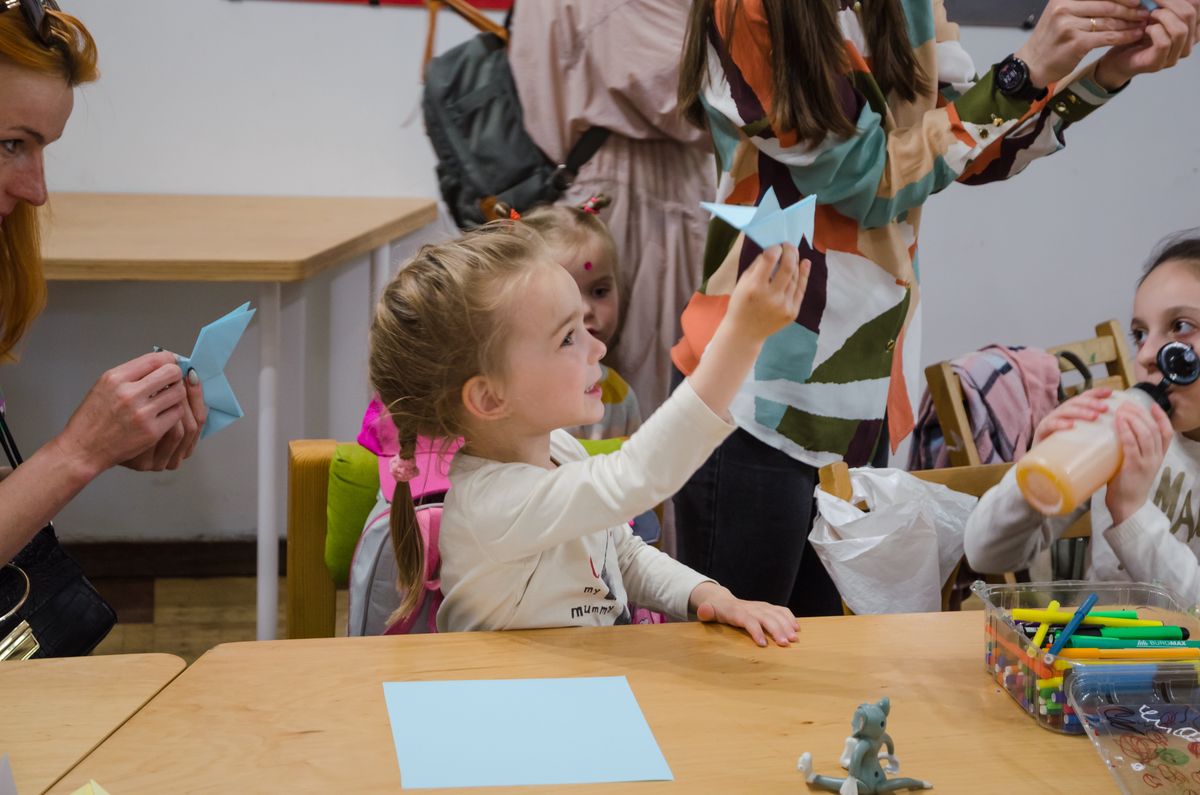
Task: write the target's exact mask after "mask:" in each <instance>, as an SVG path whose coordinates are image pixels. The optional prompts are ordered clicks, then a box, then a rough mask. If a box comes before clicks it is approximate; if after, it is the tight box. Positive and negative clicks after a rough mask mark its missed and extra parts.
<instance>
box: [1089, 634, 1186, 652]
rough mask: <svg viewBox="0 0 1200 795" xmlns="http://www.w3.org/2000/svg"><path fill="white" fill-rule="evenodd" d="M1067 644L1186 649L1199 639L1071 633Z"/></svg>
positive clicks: (1109, 647)
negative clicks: (1140, 638)
mask: <svg viewBox="0 0 1200 795" xmlns="http://www.w3.org/2000/svg"><path fill="white" fill-rule="evenodd" d="M1067 645H1068V646H1071V647H1074V648H1076V649H1186V648H1198V647H1200V640H1135V639H1126V638H1096V637H1090V638H1089V637H1087V636H1082V637H1076V636H1074V635H1072V636H1071V638H1069V639H1068V640H1067Z"/></svg>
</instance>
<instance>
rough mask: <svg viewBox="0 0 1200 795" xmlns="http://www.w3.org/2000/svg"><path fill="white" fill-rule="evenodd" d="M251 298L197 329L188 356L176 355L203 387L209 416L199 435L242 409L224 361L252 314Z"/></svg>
mask: <svg viewBox="0 0 1200 795" xmlns="http://www.w3.org/2000/svg"><path fill="white" fill-rule="evenodd" d="M254 311H255V310H253V309H251V308H250V302H249V301H247V302H246V303H244V304H242V305H241V306H239V307H238V308H237V309H235V310H233V311H232V312H230V313H229V314H228V315H225V316H224V317H221V318H218V319H216V320H214V321H213V322H211V323H209V324H208V325H207V326H205V327H204V328H202V329H200V335H199V336H198V337H196V347H194V348H193V349H192V355H191V356H177V357H175V358H176V359H178V360H179V366H180V367H182V368H183V372H184V373H186V372H187V371H188V369H189V368H195V370H196V374H197V375H198V376H200V383H201V385H203V387H204V405H206V406H208V420H207V421H206V422H205V423H204V430H203V431H201V432H200V438H201V439H203V438H204V437H206V436H211V435H212V434H214V433H216V432H217V431H219V430H221V429H222V428H224V427H225V426H226V425H229V424H230V423H232V422H233V421H234V420H237V419H239V418H241V417H242V416H243V415H244V414H245V412H243V411H242V407H241V406H240V405H239V404H238V400H237V396H236V395H234V394H233V387H232V386H230V384H229V379H228V378H226V377H225V364H226V363H227V362H228V361H229V357H230V355H232V354H233V349H234V348H236V347H237V344H238V341H239V340H240V339H241V338H242V334H243V333H245V331H246V326H248V325H249V324H250V318H252V317H254Z"/></svg>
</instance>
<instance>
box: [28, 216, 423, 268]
mask: <svg viewBox="0 0 1200 795" xmlns="http://www.w3.org/2000/svg"><path fill="white" fill-rule="evenodd" d="M435 220H437V202H435V201H434V200H433V199H428V200H426V201H425V202H424V203H423V204H421V205H419V206H418V207H416V208H415V209H414V210H412V211H411V212H409V213H407V214H406V215H404V216H403V217H402V218H397V219H396V220H394V221H390V222H388V223H385V224H382V225H381V226H379V227H377V228H375V229H373V230H371V231H369V232H366V233H364V234H362V235H360V236H359V237H357V238H355V239H353V240H349V241H346V242H344V243H340V244H338V245H335V246H332V247H330V248H328V249H325V250H324V251H321V252H318V253H316V254H314V255H312V256H311V257H308V258H307V259H303V260H291V261H287V260H285V261H279V260H242V261H229V262H222V263H220V264H219V265H214V264H213V263H212V262H211V261H208V260H138V261H134V262H128V261H125V260H122V261H120V262H114V261H113V260H107V259H86V258H73V259H47V260H45V261H44V262H43V264H42V272H43V273H44V274H45V277H46V280H47V281H56V282H62V281H86V282H189V281H194V282H299V281H304V280H305V279H308V278H310V277H312V276H315V275H316V274H318V273H320V272H322V271H324V270H327V269H329V268H331V267H333V266H334V265H337V264H339V263H342V262H346V261H347V260H349V259H352V258H353V257H357V256H360V255H362V254H365V253H367V252H370V251H373V250H374V249H376V248H378V247H379V246H381V245H383V244H385V243H389V242H391V241H393V240H398V239H400V238H402V237H405V236H406V235H410V234H412V233H413V232H416V231H417V230H419V229H420V228H421V227H423V226H426V225H428V224H430V223H433V222H434V221H435Z"/></svg>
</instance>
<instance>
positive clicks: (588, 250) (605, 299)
mask: <svg viewBox="0 0 1200 795" xmlns="http://www.w3.org/2000/svg"><path fill="white" fill-rule="evenodd" d="M562 259H563V262H562V265H563V267H564V268H566V269H567V273H569V274H571V278H572V279H574V280H575V284H576V285H578V287H579V295H580V297H581V298H583V306H584V310H585V314H584V316H583V324H584V326H586V327H587V330H588V333H589V334H591V335H592V336H593V337H595V338H596V339H598V340H600V341H601V342H603V343H604V344H605V345H609V344H611V343H612V338H613V335H614V334H616V333H617V321H618V319H619V318H620V312H621V306H620V300H619V298H618V295H617V279H616V273H615V272H614V268H613V263H612V262H611V261H610V257H609V252H608V251H607V249H606V247H605V246H604V244H603V243H602V242H601V241H600V240H598V239H596V238H594V237H593V238H589V239H588V241H587V242H586V243H584V244H583V245H582V246H579V247H578V248H576V249H573V250H571V251H569V252H567V253H566V255H565V256H564V257H563V258H562Z"/></svg>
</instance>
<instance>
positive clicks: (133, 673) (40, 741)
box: [0, 654, 184, 795]
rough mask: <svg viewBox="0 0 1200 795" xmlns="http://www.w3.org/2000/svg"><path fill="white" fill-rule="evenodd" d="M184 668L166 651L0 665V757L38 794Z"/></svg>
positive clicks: (26, 794)
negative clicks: (9, 763)
mask: <svg viewBox="0 0 1200 795" xmlns="http://www.w3.org/2000/svg"><path fill="white" fill-rule="evenodd" d="M183 669H184V662H183V660H181V659H179V658H178V657H175V656H173V655H170V654H124V655H112V656H102V657H73V658H66V659H60V660H25V661H19V662H18V661H8V662H2V663H0V715H2V716H3V717H0V755H3V754H7V755H8V757H9V760H10V761H11V762H12V768H13V775H14V777H15V778H16V782H17V792H20V793H22V795H36V794H37V793H40V792H45V791H46V790H47V789H48V788H49V787H50V786H51V785H52V784H54V782H56V781H58V780H59V778H61V777H62V775H63V774H64V773H66V772H67V771H68V770H70V769H71V768H72V767H73V766H74V765H75V764H76V763H78V762H79V760H81V759H83V758H84V757H85V756H87V755H88V753H90V752H91V751H92V749H94V748H95V747H96V746H98V745H100V743H101V742H102V741H103V740H104V739H105V738H106V737H108V736H109V735H110V734H112V733H113V732H114V731H116V730H117V729H118V728H119V727H120V726H121V724H123V723H124V722H125V721H126V720H128V719H129V716H131V715H133V714H134V713H135V712H137V711H138V710H139V709H141V708H142V706H143V705H144V704H145V703H146V702H147V701H149V700H150V699H152V698H153V697H154V695H155V694H156V693H158V691H160V690H162V689H163V688H164V687H165V686H166V685H167V683H168V682H170V681H171V680H172V679H174V678H175V677H176V676H178V675H179V672H180V671H182V670H183Z"/></svg>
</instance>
